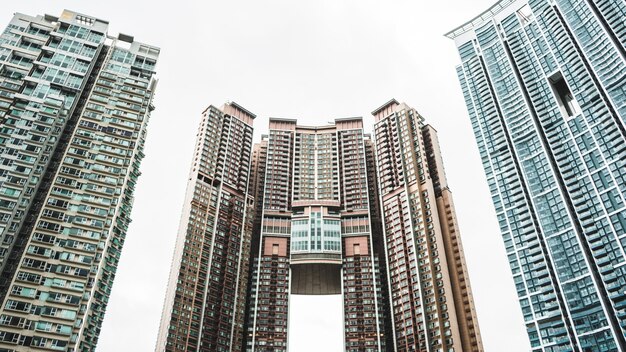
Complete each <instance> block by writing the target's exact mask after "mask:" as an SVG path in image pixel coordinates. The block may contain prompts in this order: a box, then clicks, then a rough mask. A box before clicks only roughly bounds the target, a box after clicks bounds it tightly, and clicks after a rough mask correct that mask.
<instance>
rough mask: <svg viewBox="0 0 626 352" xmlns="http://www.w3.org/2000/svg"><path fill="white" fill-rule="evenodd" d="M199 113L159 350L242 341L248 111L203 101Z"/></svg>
mask: <svg viewBox="0 0 626 352" xmlns="http://www.w3.org/2000/svg"><path fill="white" fill-rule="evenodd" d="M202 116H203V117H202V121H201V123H200V127H199V129H198V134H197V139H196V147H195V149H194V159H193V165H192V167H191V170H190V174H189V180H188V184H187V193H186V196H185V203H184V208H183V214H182V217H181V223H180V228H179V234H178V239H177V242H176V249H175V252H174V261H173V263H172V269H171V273H170V280H169V284H168V290H167V294H166V298H165V306H164V308H163V315H162V320H161V327H160V330H159V336H158V339H157V350H158V351H241V350H242V346H243V345H244V331H243V330H244V324H243V323H244V315H245V304H246V292H247V288H248V270H249V257H250V242H251V238H252V237H251V234H252V225H253V220H254V216H253V215H254V204H253V199H254V198H253V197H252V195H251V194H253V193H251V191H250V190H249V189H248V185H249V183H250V182H249V177H250V167H251V162H252V122H253V121H254V118H255V115H254V114H252V113H250V112H249V111H247V110H246V109H244V108H243V107H241V106H240V105H238V104H236V103H229V104H226V105H224V106H223V107H222V108H221V109H219V108H216V107H214V106H209V107H208V108H207V109H206V110H205V111H204V112H203V115H202Z"/></svg>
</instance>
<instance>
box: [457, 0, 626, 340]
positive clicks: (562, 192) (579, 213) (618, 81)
mask: <svg viewBox="0 0 626 352" xmlns="http://www.w3.org/2000/svg"><path fill="white" fill-rule="evenodd" d="M624 18H626V4H625V3H624V2H623V1H614V0H555V1H548V0H528V1H523V0H521V1H516V0H503V1H500V2H498V3H496V4H495V5H494V6H493V7H491V8H490V9H488V10H487V11H485V12H484V13H483V14H481V15H480V16H478V17H477V18H476V19H474V20H471V21H469V22H468V23H466V24H464V25H462V26H460V27H459V28H457V29H455V30H453V31H451V32H450V33H448V34H447V36H448V37H450V38H452V39H454V40H455V42H456V45H457V47H458V50H459V53H460V57H461V62H462V63H461V65H459V66H458V67H457V74H458V77H459V80H460V82H461V87H462V91H463V95H464V98H465V102H466V105H467V109H468V112H469V115H470V119H471V122H472V126H473V130H474V134H475V136H476V140H477V142H478V148H479V151H480V155H481V158H482V163H483V167H484V169H485V173H486V175H487V180H488V183H489V188H490V190H491V195H492V199H493V203H494V206H495V210H496V213H497V217H498V222H499V224H500V229H501V232H502V237H503V239H504V243H505V246H506V251H507V256H508V259H509V263H510V265H511V270H512V273H513V278H514V281H515V284H516V288H517V293H518V296H519V303H520V306H521V308H522V312H523V315H524V320H525V323H526V329H527V332H528V336H529V338H530V342H531V346H532V348H533V351H625V350H626V201H625V199H626V129H625V126H626V54H625V45H626V30H625V28H626V27H625V22H624Z"/></svg>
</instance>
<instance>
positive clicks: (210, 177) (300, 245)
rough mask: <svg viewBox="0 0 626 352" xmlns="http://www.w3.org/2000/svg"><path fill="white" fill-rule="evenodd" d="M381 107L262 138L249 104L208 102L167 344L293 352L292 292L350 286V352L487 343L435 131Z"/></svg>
mask: <svg viewBox="0 0 626 352" xmlns="http://www.w3.org/2000/svg"><path fill="white" fill-rule="evenodd" d="M374 115H375V120H376V125H375V140H373V139H372V136H370V135H369V134H366V133H365V132H364V128H363V120H362V118H360V117H353V118H340V119H335V120H334V123H331V124H328V125H323V126H304V125H299V124H298V122H297V120H295V119H284V118H270V120H269V134H268V135H265V136H262V138H261V141H260V142H259V143H257V144H255V145H254V146H252V121H253V119H254V115H253V114H251V113H249V112H247V111H246V110H245V109H243V108H242V107H240V106H239V105H237V104H235V103H230V104H226V105H225V106H224V107H223V108H222V109H216V108H213V107H210V108H209V109H208V110H207V111H206V112H205V114H204V118H203V120H202V122H201V125H200V131H199V133H198V142H197V147H196V150H195V158H194V161H193V166H192V170H191V175H190V179H189V186H188V190H187V199H186V202H185V208H184V209H183V217H182V219H181V226H180V233H179V237H178V242H177V245H176V251H175V254H174V262H173V265H172V273H171V276H170V283H169V287H168V294H167V298H166V302H165V308H164V311H163V318H162V322H161V330H160V333H159V338H158V343H157V351H187V350H189V349H193V350H197V351H242V350H245V351H287V349H288V348H289V333H288V331H289V324H290V321H291V319H292V317H291V316H290V295H292V294H295V295H331V294H338V295H342V309H343V314H342V316H343V325H344V329H343V330H344V331H343V344H344V350H345V351H355V352H356V351H437V350H440V351H452V350H454V351H476V352H480V351H482V350H483V349H482V342H481V338H480V332H479V329H478V322H477V318H476V312H475V310H474V305H473V299H472V295H471V290H470V286H469V279H468V276H467V269H466V266H465V262H464V256H463V249H462V246H461V243H460V238H459V234H458V226H457V224H456V216H455V214H454V206H453V204H452V200H451V196H450V191H449V189H448V186H447V182H446V179H445V174H444V171H443V163H442V159H441V154H440V152H439V145H438V142H437V136H436V131H435V130H434V129H433V128H432V127H431V126H429V125H426V124H425V123H424V120H423V118H422V117H421V116H420V115H419V114H418V113H417V112H416V111H415V110H414V109H412V108H410V107H408V106H407V105H406V104H400V103H398V102H397V101H395V100H392V101H390V102H388V103H387V104H385V105H384V106H383V107H381V108H380V109H377V110H376V111H375V112H374ZM246 184H247V185H248V186H247V187H245V185H246ZM226 196H227V197H226ZM224 199H228V200H229V201H228V202H226V201H225V200H224ZM381 202H382V203H381ZM381 204H382V208H381ZM244 305H245V307H246V308H245V315H243V314H242V307H243V306H244Z"/></svg>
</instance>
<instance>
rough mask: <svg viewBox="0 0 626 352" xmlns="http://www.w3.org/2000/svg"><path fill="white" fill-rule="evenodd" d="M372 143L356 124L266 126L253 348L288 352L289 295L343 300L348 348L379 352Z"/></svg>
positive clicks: (380, 303) (381, 329) (381, 328)
mask: <svg viewBox="0 0 626 352" xmlns="http://www.w3.org/2000/svg"><path fill="white" fill-rule="evenodd" d="M368 140H369V137H368V136H365V134H364V131H363V122H362V119H361V118H344V119H336V120H335V122H334V124H330V125H326V126H302V125H298V124H297V121H296V120H293V119H277V118H272V119H270V126H269V136H268V138H267V140H266V141H262V142H261V143H262V144H261V145H260V146H259V148H260V149H264V150H263V151H262V152H261V153H262V154H264V155H266V157H265V160H266V165H265V166H263V165H261V164H260V163H258V164H257V166H259V167H262V168H263V169H258V170H255V172H254V174H255V175H257V176H255V177H261V178H262V179H263V180H264V186H263V192H262V197H261V196H260V195H261V193H260V192H259V198H258V199H257V201H258V202H261V204H262V208H261V209H260V214H257V216H259V217H260V221H259V223H260V225H261V226H260V227H259V228H257V229H256V230H257V231H256V232H255V234H254V237H255V238H258V246H257V248H258V250H257V251H255V253H254V259H253V262H252V268H253V269H252V282H251V290H250V295H251V296H250V317H249V320H248V324H249V332H248V337H247V339H248V344H247V346H248V349H249V350H254V351H286V350H287V346H288V341H287V337H288V336H287V335H288V334H287V329H288V325H289V324H288V321H289V294H301V295H330V294H343V310H344V312H343V321H344V344H345V349H346V350H347V351H365V350H367V351H383V350H385V338H386V336H387V334H386V333H385V324H384V317H385V313H384V310H383V307H384V300H383V291H384V290H383V288H382V287H383V286H382V285H381V278H380V270H379V266H380V265H379V264H380V262H379V258H380V255H379V254H381V253H380V252H381V251H382V250H383V248H382V247H381V246H375V242H376V241H375V240H374V239H373V236H380V235H381V234H380V232H378V233H374V232H373V229H374V228H376V226H375V224H373V223H372V222H373V220H374V218H373V217H372V214H371V209H372V208H375V207H377V199H376V198H375V197H374V193H370V192H369V189H370V188H369V183H374V182H375V177H374V176H373V173H374V172H375V171H374V170H373V169H371V167H372V165H373V159H372V158H373V153H371V152H370V153H368V152H367V149H369V150H370V151H371V143H367V141H368ZM368 158H369V159H370V160H368ZM368 166H369V167H370V169H369V170H368ZM261 173H264V175H262V176H258V175H260V174H261ZM379 242H381V241H380V240H379V241H377V243H376V244H378V243H379ZM255 243H256V242H255Z"/></svg>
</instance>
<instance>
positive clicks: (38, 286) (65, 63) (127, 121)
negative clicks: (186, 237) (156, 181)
mask: <svg viewBox="0 0 626 352" xmlns="http://www.w3.org/2000/svg"><path fill="white" fill-rule="evenodd" d="M107 29H108V22H106V21H104V20H100V19H97V18H94V17H91V16H87V15H82V14H79V13H75V12H72V11H67V10H66V11H63V13H62V14H61V16H60V17H55V16H50V15H45V16H28V15H24V14H15V16H14V17H13V19H12V20H11V22H10V23H9V25H8V26H7V28H6V29H5V30H4V32H3V33H2V34H1V35H0V272H1V275H0V300H1V302H2V305H1V306H0V350H1V351H23V350H31V349H41V350H56V351H93V350H94V349H95V346H96V342H97V340H98V334H99V332H100V326H101V324H102V319H103V317H104V312H105V309H106V305H107V301H108V298H109V295H110V292H111V285H112V284H113V279H114V277H115V271H116V268H117V264H118V260H119V257H120V251H121V249H122V245H123V243H124V238H125V236H126V230H127V228H128V224H129V222H130V211H131V207H132V201H133V192H134V188H135V184H136V181H137V177H138V176H139V164H140V162H141V160H142V158H143V156H144V154H143V146H144V141H145V137H146V128H147V124H148V120H149V117H150V112H151V111H152V110H153V109H154V107H153V105H152V98H153V94H154V89H155V86H156V81H155V80H154V79H153V74H154V68H155V64H156V61H157V58H158V55H159V49H158V48H156V47H153V46H150V45H146V44H142V43H139V42H136V41H134V39H133V37H131V36H129V35H124V34H120V35H119V36H118V37H111V36H109V35H108V34H107Z"/></svg>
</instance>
